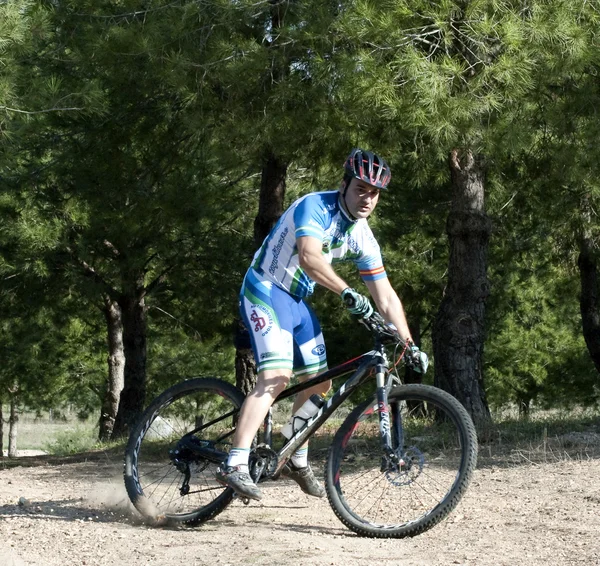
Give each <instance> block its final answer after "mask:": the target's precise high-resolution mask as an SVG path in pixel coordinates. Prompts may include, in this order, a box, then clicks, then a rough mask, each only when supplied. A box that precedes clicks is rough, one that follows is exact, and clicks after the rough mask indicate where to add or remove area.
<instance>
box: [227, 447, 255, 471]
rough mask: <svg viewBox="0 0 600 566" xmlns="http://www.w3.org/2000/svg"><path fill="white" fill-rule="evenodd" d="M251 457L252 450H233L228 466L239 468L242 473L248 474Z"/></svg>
mask: <svg viewBox="0 0 600 566" xmlns="http://www.w3.org/2000/svg"><path fill="white" fill-rule="evenodd" d="M249 457H250V448H232V449H231V450H230V451H229V457H228V458H227V465H228V466H231V467H237V468H239V470H240V472H245V473H248V458H249Z"/></svg>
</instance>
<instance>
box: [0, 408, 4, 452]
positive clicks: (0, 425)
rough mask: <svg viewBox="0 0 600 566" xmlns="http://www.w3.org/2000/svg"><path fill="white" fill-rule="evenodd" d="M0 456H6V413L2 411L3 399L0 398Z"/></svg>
mask: <svg viewBox="0 0 600 566" xmlns="http://www.w3.org/2000/svg"><path fill="white" fill-rule="evenodd" d="M0 458H4V414H3V413H2V399H0Z"/></svg>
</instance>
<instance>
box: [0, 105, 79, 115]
mask: <svg viewBox="0 0 600 566" xmlns="http://www.w3.org/2000/svg"><path fill="white" fill-rule="evenodd" d="M0 110H6V111H7V112H17V113H19V114H27V115H28V116H33V115H34V114H46V113H48V112H62V111H67V110H85V108H78V107H73V108H46V109H44V110H20V109H18V108H9V107H8V106H0Z"/></svg>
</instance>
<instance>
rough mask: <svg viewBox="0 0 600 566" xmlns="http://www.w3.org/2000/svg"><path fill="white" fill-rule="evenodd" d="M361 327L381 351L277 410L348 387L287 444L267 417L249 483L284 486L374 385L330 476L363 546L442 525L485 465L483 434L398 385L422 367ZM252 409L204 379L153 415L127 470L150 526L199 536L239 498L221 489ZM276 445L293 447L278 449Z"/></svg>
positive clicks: (333, 499)
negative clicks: (403, 372) (283, 478)
mask: <svg viewBox="0 0 600 566" xmlns="http://www.w3.org/2000/svg"><path fill="white" fill-rule="evenodd" d="M361 322H362V323H363V324H364V325H365V326H366V327H367V328H368V329H369V330H370V331H371V333H372V335H373V338H374V347H373V349H372V350H370V351H369V352H366V353H365V354H363V355H361V356H359V357H357V358H354V359H352V360H349V361H347V362H345V363H342V364H341V365H338V366H336V367H334V368H332V369H329V370H328V371H326V372H324V373H323V374H321V375H319V376H318V377H316V378H314V379H311V380H310V381H308V382H304V383H299V384H297V385H294V386H292V387H289V388H288V389H286V390H284V391H283V392H282V393H281V394H280V395H279V396H278V397H277V399H276V401H275V403H279V402H281V401H283V400H284V399H288V398H289V397H291V396H293V395H295V394H296V393H298V392H299V391H302V390H304V389H307V388H310V387H312V386H314V385H316V384H318V383H321V382H324V381H327V380H330V379H331V380H335V379H336V378H339V377H342V376H349V377H347V379H346V381H345V382H344V383H343V384H342V385H341V386H340V387H339V388H338V389H337V391H335V392H334V393H333V395H331V397H330V398H329V399H328V400H327V402H326V403H325V404H324V406H323V407H321V408H320V409H319V410H318V412H317V413H316V414H315V415H314V416H313V417H312V418H310V419H308V420H307V421H306V422H305V423H304V425H303V426H302V427H301V428H300V429H299V430H298V431H297V432H296V433H295V434H294V435H293V436H292V437H291V438H290V439H289V440H287V439H285V438H283V436H282V435H279V434H277V433H275V432H274V427H273V418H272V411H270V412H269V414H268V415H267V417H266V419H265V422H264V426H263V427H261V431H260V433H259V434H258V435H257V438H256V439H255V443H254V445H253V448H252V450H251V455H250V462H249V468H250V475H251V476H252V478H253V479H254V481H255V482H257V483H260V482H264V481H267V480H276V479H277V478H278V477H279V475H280V472H281V470H282V468H283V466H284V465H285V463H286V462H287V461H288V460H289V458H290V457H291V456H292V454H293V453H294V452H295V451H296V450H297V449H298V448H299V447H300V446H301V445H302V444H303V443H304V442H305V441H306V440H307V439H308V438H310V437H311V436H312V435H313V434H314V433H315V432H316V431H317V430H318V429H319V428H320V427H321V426H322V425H323V424H324V423H325V422H326V421H327V420H328V419H329V418H330V417H331V416H332V415H333V414H334V412H335V411H336V409H338V408H339V407H340V405H342V403H344V402H345V401H347V400H348V399H350V398H351V397H352V395H353V394H355V393H356V392H357V391H358V390H359V388H361V390H364V388H365V387H367V386H368V385H371V387H373V388H374V391H373V392H368V398H367V399H366V400H365V401H363V402H361V403H359V404H358V405H357V406H356V407H355V408H354V409H353V410H352V411H351V412H350V413H349V414H348V416H347V417H346V419H345V420H344V421H343V423H342V424H341V426H340V427H339V429H338V430H337V432H336V433H335V435H334V438H333V441H332V443H331V446H330V448H329V452H328V457H327V462H326V466H325V487H326V491H327V497H328V499H329V503H330V505H331V507H332V508H333V511H334V513H335V514H336V515H337V517H338V518H339V519H340V520H341V522H342V523H343V524H344V525H346V526H347V527H348V528H350V529H351V530H353V531H354V532H356V533H357V534H359V535H362V536H367V537H382V538H388V537H394V538H401V537H407V536H414V535H418V534H420V533H422V532H424V531H426V530H428V529H430V528H431V527H433V526H434V525H436V524H437V523H439V522H440V521H441V520H442V519H444V518H445V517H446V516H447V515H448V514H449V513H450V512H451V511H452V510H453V509H454V507H456V505H457V504H458V502H459V500H460V498H461V497H462V495H463V494H464V493H465V490H466V489H467V486H468V484H469V481H470V479H471V476H472V474H473V472H474V470H475V466H476V461H477V437H476V433H475V428H474V426H473V422H472V420H471V418H470V416H469V414H468V413H467V411H466V410H465V409H464V407H463V406H462V405H461V404H460V403H459V402H458V401H457V400H456V399H455V398H454V397H452V396H451V395H449V394H448V393H446V392H445V391H442V390H441V389H438V388H435V387H433V386H429V385H422V384H402V383H401V380H400V378H399V375H398V367H399V364H400V362H403V363H407V364H409V365H410V364H411V363H414V361H413V360H412V358H411V355H410V349H409V348H408V347H407V344H405V343H404V342H403V341H402V340H401V339H400V337H399V335H398V333H397V332H396V331H395V329H393V328H390V327H389V326H387V325H386V324H385V322H384V320H383V318H382V317H381V316H380V315H379V314H378V313H377V312H374V313H373V315H372V316H371V317H369V318H368V319H363V320H361ZM392 350H393V356H391V357H389V358H388V355H389V354H388V352H390V353H391V351H392ZM390 360H391V361H390ZM361 386H364V387H361ZM364 393H365V391H363V396H364ZM243 401H244V395H243V394H242V392H241V391H240V390H239V389H237V388H236V387H234V386H233V385H231V384H229V383H227V382H225V381H223V380H221V379H217V378H195V379H190V380H187V381H183V382H181V383H178V384H177V385H174V386H173V387H171V388H169V389H167V390H166V391H165V392H163V393H162V394H161V395H159V396H158V397H157V398H156V399H155V400H154V401H153V402H152V403H151V404H150V406H149V407H148V408H147V409H146V411H145V412H144V414H143V415H142V417H141V419H140V421H139V422H138V424H137V425H136V426H135V427H134V428H133V430H132V431H131V435H130V437H129V442H128V444H127V448H126V451H125V471H124V477H125V486H126V488H127V493H128V495H129V498H130V499H131V501H132V503H133V505H134V506H135V507H136V509H137V510H138V511H139V512H140V513H141V514H142V515H143V516H144V517H145V518H146V519H147V520H150V521H152V522H154V523H156V524H169V525H174V524H187V525H191V526H196V525H199V524H201V523H203V522H205V521H207V520H209V519H211V518H213V517H215V516H216V515H217V514H218V513H220V512H221V511H223V509H225V507H227V505H228V504H229V503H231V501H232V500H233V498H234V497H237V495H236V494H235V493H234V492H233V490H232V489H231V488H229V487H225V486H223V485H221V484H220V483H218V482H217V481H216V480H215V471H216V468H217V466H219V465H221V464H222V463H223V462H224V461H225V460H226V458H227V454H228V452H229V450H230V448H231V440H232V437H233V433H234V430H235V425H236V419H237V415H238V412H239V409H240V407H241V405H242V403H243ZM279 437H281V439H282V440H284V444H283V446H282V447H281V448H279V449H278V450H276V449H275V448H274V440H275V439H277V440H278V442H279ZM242 500H243V501H244V503H246V504H248V503H249V501H248V500H247V499H245V500H244V498H242Z"/></svg>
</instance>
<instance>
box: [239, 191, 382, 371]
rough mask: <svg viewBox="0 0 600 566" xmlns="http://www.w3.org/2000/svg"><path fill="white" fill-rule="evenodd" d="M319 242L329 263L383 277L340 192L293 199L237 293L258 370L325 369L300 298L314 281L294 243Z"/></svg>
mask: <svg viewBox="0 0 600 566" xmlns="http://www.w3.org/2000/svg"><path fill="white" fill-rule="evenodd" d="M302 236H311V237H314V238H318V239H319V240H320V241H321V242H322V253H323V257H324V258H325V260H326V261H327V262H328V263H330V264H335V263H337V262H341V261H353V262H354V263H355V264H356V265H357V267H358V269H359V272H360V275H361V277H362V278H363V280H364V281H375V280H377V279H382V278H385V277H387V275H386V273H385V269H384V267H383V261H382V259H381V252H380V249H379V245H378V244H377V242H376V241H375V238H374V237H373V233H372V232H371V229H370V227H369V225H368V223H367V220H366V219H364V218H361V219H359V220H354V219H351V218H350V217H349V216H348V215H347V214H346V213H345V212H344V210H343V209H342V208H341V205H340V193H339V192H338V191H327V192H319V193H311V194H309V195H306V196H304V197H302V198H300V199H298V200H297V201H295V202H294V203H293V204H292V205H291V206H290V207H289V208H288V209H287V210H286V211H285V213H284V214H283V216H282V217H281V218H280V219H279V222H278V223H277V224H276V226H275V227H274V228H273V230H271V233H270V234H269V235H268V236H267V237H266V238H265V241H264V242H263V245H262V246H261V248H260V249H259V250H258V251H257V252H256V254H255V256H254V259H253V261H252V265H251V268H250V269H249V270H248V273H247V274H246V277H245V279H244V284H243V286H242V289H241V292H240V312H241V314H242V317H243V318H244V321H245V323H246V327H247V328H248V331H249V333H250V337H251V341H252V347H253V350H254V357H255V360H256V364H257V369H258V371H263V370H266V369H290V370H291V369H293V370H294V372H295V373H296V375H302V374H316V373H319V372H321V371H323V370H325V369H326V368H327V356H326V350H325V344H324V340H323V334H322V333H321V327H320V325H319V322H318V320H317V318H316V316H315V315H314V313H313V312H312V310H311V309H310V308H309V307H308V305H307V304H306V303H305V302H304V301H303V300H302V299H303V298H304V297H306V296H308V295H310V294H312V292H313V290H314V287H315V282H314V281H313V280H312V279H311V278H310V277H309V276H308V275H307V274H306V273H305V271H304V270H303V269H302V267H300V262H299V258H298V249H297V247H296V239H297V238H300V237H302Z"/></svg>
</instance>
